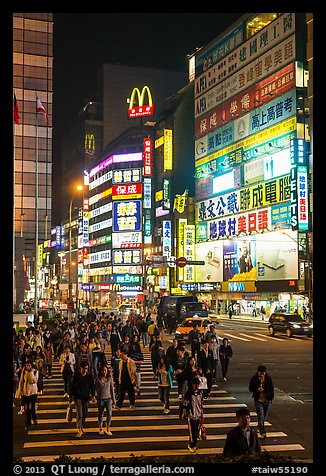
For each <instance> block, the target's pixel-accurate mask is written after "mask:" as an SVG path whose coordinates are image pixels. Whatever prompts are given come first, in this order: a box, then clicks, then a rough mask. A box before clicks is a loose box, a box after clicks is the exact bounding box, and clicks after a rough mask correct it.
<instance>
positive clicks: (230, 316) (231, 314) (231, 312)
mask: <svg viewBox="0 0 326 476" xmlns="http://www.w3.org/2000/svg"><path fill="white" fill-rule="evenodd" d="M232 316H233V306H232V304H230V306H229V319H232Z"/></svg>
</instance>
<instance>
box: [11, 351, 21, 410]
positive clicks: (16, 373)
mask: <svg viewBox="0 0 326 476" xmlns="http://www.w3.org/2000/svg"><path fill="white" fill-rule="evenodd" d="M12 364H13V407H14V406H15V398H16V392H17V388H18V383H19V374H20V369H19V367H18V365H17V362H16V360H15V359H13V361H12Z"/></svg>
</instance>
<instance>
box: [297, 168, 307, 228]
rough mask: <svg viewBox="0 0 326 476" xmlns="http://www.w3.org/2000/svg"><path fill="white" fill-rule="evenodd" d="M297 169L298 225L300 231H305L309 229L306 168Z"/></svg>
mask: <svg viewBox="0 0 326 476" xmlns="http://www.w3.org/2000/svg"><path fill="white" fill-rule="evenodd" d="M297 169H298V171H297V190H298V225H299V230H300V231H307V230H308V229H309V220H308V174H307V167H305V166H304V165H301V166H300V165H298V167H297Z"/></svg>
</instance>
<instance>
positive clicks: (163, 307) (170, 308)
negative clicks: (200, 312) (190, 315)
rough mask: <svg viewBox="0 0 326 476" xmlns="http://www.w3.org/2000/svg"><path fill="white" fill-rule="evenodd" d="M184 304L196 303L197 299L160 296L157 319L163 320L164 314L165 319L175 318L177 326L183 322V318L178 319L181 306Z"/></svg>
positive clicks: (193, 297)
mask: <svg viewBox="0 0 326 476" xmlns="http://www.w3.org/2000/svg"><path fill="white" fill-rule="evenodd" d="M186 302H187V303H188V302H198V297H197V296H195V295H191V296H162V297H161V299H160V302H159V305H158V310H157V314H158V317H161V318H163V316H164V315H165V314H166V315H167V317H176V318H177V324H179V323H180V322H181V321H182V320H183V318H181V317H180V311H181V306H182V304H184V303H186Z"/></svg>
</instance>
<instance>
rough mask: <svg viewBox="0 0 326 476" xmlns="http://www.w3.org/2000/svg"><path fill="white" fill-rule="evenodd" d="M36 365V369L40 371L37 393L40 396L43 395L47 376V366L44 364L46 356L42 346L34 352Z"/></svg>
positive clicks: (38, 346) (37, 347)
mask: <svg viewBox="0 0 326 476" xmlns="http://www.w3.org/2000/svg"><path fill="white" fill-rule="evenodd" d="M34 355H35V357H34V365H35V368H36V369H37V370H38V381H37V393H38V394H39V395H43V387H44V385H43V379H44V375H45V364H44V360H45V357H44V354H43V350H42V347H41V346H40V345H37V346H36V349H35V352H34Z"/></svg>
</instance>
